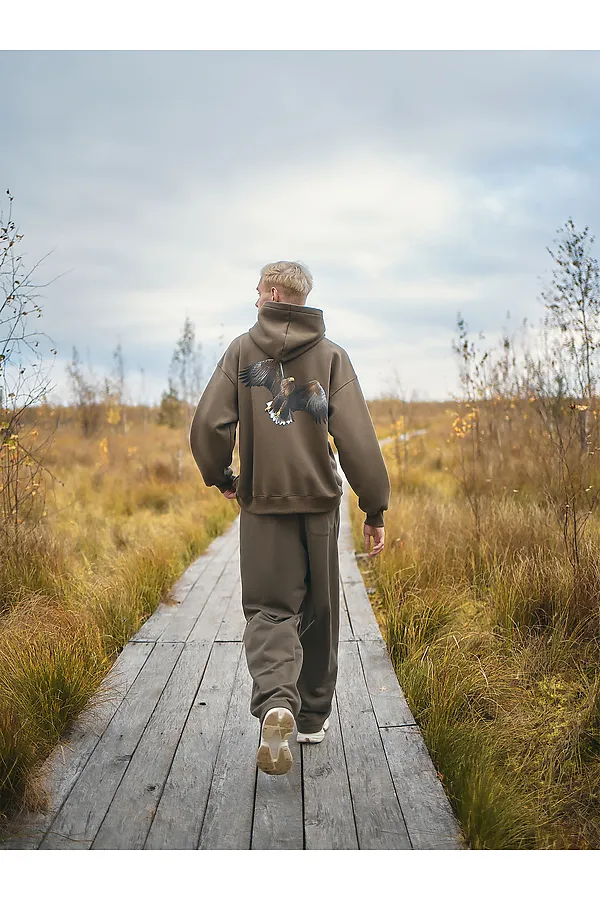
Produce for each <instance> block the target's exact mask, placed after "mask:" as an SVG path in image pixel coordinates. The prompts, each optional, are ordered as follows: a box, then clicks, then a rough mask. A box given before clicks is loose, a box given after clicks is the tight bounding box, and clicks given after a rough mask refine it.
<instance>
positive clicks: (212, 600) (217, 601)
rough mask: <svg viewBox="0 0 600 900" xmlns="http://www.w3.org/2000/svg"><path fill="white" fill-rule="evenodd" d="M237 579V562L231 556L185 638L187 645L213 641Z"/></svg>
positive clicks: (234, 557) (238, 576)
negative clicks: (195, 642)
mask: <svg viewBox="0 0 600 900" xmlns="http://www.w3.org/2000/svg"><path fill="white" fill-rule="evenodd" d="M239 578H240V572H239V562H238V560H237V558H236V556H232V557H230V558H229V561H228V563H227V565H226V567H225V569H224V571H223V574H222V576H221V578H220V579H219V581H218V583H217V584H216V585H215V588H214V590H213V591H211V594H210V597H209V598H208V600H207V602H206V604H205V606H204V609H203V610H202V612H201V613H200V615H199V616H198V618H197V619H196V622H195V624H194V627H193V628H192V630H191V632H190V633H189V635H188V637H187V641H188V643H191V642H192V641H202V640H210V641H214V639H215V637H216V635H217V632H218V631H219V629H220V627H221V623H222V622H223V618H224V617H225V613H226V611H227V607H228V605H229V601H230V600H231V595H232V594H233V592H234V591H235V589H236V586H237V584H238V582H239Z"/></svg>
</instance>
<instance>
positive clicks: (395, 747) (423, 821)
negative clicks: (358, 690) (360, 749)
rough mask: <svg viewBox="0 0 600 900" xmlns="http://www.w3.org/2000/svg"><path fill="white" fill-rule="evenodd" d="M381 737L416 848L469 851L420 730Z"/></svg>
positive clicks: (388, 732)
mask: <svg viewBox="0 0 600 900" xmlns="http://www.w3.org/2000/svg"><path fill="white" fill-rule="evenodd" d="M381 736H382V740H383V746H384V748H385V752H386V756H387V759H388V763H389V766H390V770H391V773H392V778H393V780H394V785H395V787H396V792H397V794H398V798H399V800H400V804H401V806H402V812H403V814H404V819H405V821H406V824H407V828H408V833H409V835H410V839H411V843H412V846H413V848H414V849H415V850H464V849H466V846H465V843H464V840H463V837H462V834H461V831H460V828H459V826H458V823H457V821H456V818H455V816H454V812H453V810H452V807H451V806H450V803H449V801H448V798H447V797H446V794H445V792H444V788H443V787H442V784H441V782H440V780H439V778H438V776H437V772H436V770H435V767H434V765H433V762H432V760H431V757H430V755H429V751H428V750H427V747H426V746H425V743H424V741H423V738H422V736H421V733H420V731H419V728H418V727H417V726H408V727H406V728H393V727H390V728H382V729H381Z"/></svg>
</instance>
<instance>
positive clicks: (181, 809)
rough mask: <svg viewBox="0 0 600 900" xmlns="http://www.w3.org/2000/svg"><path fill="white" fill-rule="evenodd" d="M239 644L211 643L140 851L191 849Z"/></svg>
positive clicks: (205, 797)
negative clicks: (208, 655)
mask: <svg viewBox="0 0 600 900" xmlns="http://www.w3.org/2000/svg"><path fill="white" fill-rule="evenodd" d="M241 653H242V647H241V645H240V644H234V643H223V644H214V645H213V648H212V651H211V654H210V657H209V660H208V664H207V666H206V670H205V672H204V677H203V679H202V681H201V682H200V687H199V688H198V693H197V695H196V698H195V700H194V703H193V705H192V708H191V710H190V714H189V716H188V719H187V721H186V723H185V727H184V729H183V732H182V734H181V740H180V741H179V744H178V746H177V750H176V753H175V756H174V759H173V764H172V766H171V769H170V771H169V774H168V777H167V780H166V783H165V787H164V790H163V792H162V796H161V797H160V800H159V803H158V809H157V811H156V815H155V816H154V819H153V821H152V825H151V827H150V831H149V833H148V838H147V840H146V843H145V847H144V849H145V850H195V849H196V847H197V845H198V836H199V834H200V828H201V826H202V820H203V818H204V813H205V810H206V804H207V801H208V794H209V791H210V785H211V781H212V775H213V769H214V766H215V760H216V758H217V752H218V749H219V743H220V741H221V735H222V733H223V724H224V722H225V716H226V713H227V709H228V707H229V703H230V700H231V692H232V689H233V683H234V678H235V674H236V670H237V668H238V665H239V662H240V654H241Z"/></svg>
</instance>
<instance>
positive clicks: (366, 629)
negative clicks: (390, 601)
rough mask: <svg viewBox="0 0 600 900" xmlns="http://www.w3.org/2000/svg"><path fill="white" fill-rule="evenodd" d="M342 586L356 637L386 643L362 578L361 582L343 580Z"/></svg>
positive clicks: (361, 639)
mask: <svg viewBox="0 0 600 900" xmlns="http://www.w3.org/2000/svg"><path fill="white" fill-rule="evenodd" d="M359 575H360V573H359ZM342 587H343V591H344V597H345V598H346V606H347V608H348V615H349V617H350V624H351V626H352V631H353V633H354V636H355V638H356V639H357V640H359V641H378V642H380V643H384V639H383V636H382V634H381V631H380V630H379V625H378V624H377V619H376V618H375V613H374V612H373V608H372V606H371V603H370V601H369V595H368V594H367V591H366V589H365V585H364V582H363V580H362V578H361V579H360V582H358V581H342Z"/></svg>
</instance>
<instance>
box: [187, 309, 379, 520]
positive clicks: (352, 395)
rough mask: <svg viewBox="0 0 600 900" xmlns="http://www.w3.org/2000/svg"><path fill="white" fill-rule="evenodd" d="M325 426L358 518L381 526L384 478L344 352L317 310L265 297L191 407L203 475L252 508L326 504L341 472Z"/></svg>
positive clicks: (332, 500)
mask: <svg viewBox="0 0 600 900" xmlns="http://www.w3.org/2000/svg"><path fill="white" fill-rule="evenodd" d="M236 426H238V428H239V432H238V439H239V458H240V472H239V475H235V476H234V474H233V471H232V469H231V461H232V459H233V449H234V446H235V433H236ZM328 434H331V435H332V437H333V440H334V442H335V446H336V450H337V452H338V457H339V461H340V465H341V467H342V469H343V471H344V474H345V475H346V478H347V479H348V482H349V484H350V486H351V488H352V489H353V490H354V492H355V493H356V494H357V496H358V504H359V506H360V508H361V509H362V511H363V512H364V513H365V514H366V519H365V522H366V524H368V525H379V526H381V525H383V512H384V510H386V509H387V508H388V505H389V498H390V482H389V478H388V473H387V469H386V466H385V462H384V459H383V455H382V453H381V448H380V446H379V442H378V440H377V436H376V434H375V429H374V427H373V422H372V420H371V416H370V414H369V409H368V407H367V404H366V402H365V398H364V396H363V393H362V390H361V387H360V384H359V382H358V379H357V376H356V372H355V371H354V368H353V366H352V363H351V362H350V358H349V356H348V354H347V353H346V351H345V350H344V349H343V348H342V347H340V346H339V345H338V344H335V343H334V342H333V341H330V340H329V339H328V338H326V337H325V324H324V321H323V310H321V309H317V308H315V307H311V306H297V305H296V304H294V303H276V302H274V301H267V302H266V303H264V304H263V305H262V306H261V307H260V308H259V310H258V320H257V322H256V323H255V324H254V325H253V326H252V327H251V328H250V329H249V331H247V332H245V333H244V334H241V335H238V337H236V338H234V339H233V341H232V342H231V344H230V345H229V347H228V348H227V350H226V351H225V353H224V354H223V356H222V357H221V359H220V360H219V362H218V363H217V366H216V369H215V371H214V372H213V374H212V376H211V378H210V381H209V382H208V384H207V385H206V387H205V389H204V391H203V393H202V396H201V397H200V401H199V403H198V406H197V408H196V412H195V414H194V418H193V421H192V425H191V429H190V434H189V442H190V448H191V451H192V454H193V456H194V459H195V461H196V464H197V466H198V468H199V469H200V472H201V473H202V477H203V479H204V482H205V484H206V485H208V486H211V485H215V486H216V487H218V488H219V490H221V491H224V490H227V489H228V488H230V489H235V491H236V497H237V501H238V503H239V505H240V506H241V507H243V508H244V509H246V510H247V511H248V512H252V513H259V514H260V513H294V512H324V511H325V510H329V509H332V508H333V507H335V506H336V505H337V504H338V503H339V500H340V497H341V495H342V479H341V478H340V475H339V472H338V469H337V465H336V460H335V456H334V452H333V450H332V447H331V443H330V441H329V439H328Z"/></svg>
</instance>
